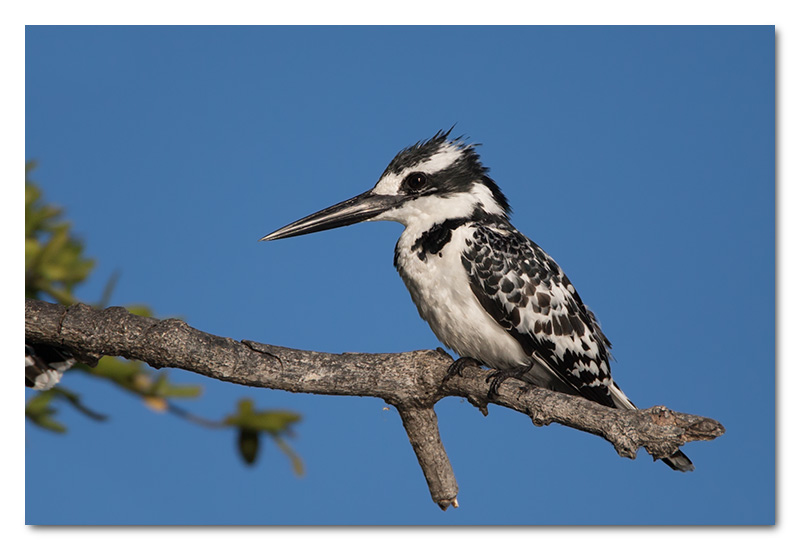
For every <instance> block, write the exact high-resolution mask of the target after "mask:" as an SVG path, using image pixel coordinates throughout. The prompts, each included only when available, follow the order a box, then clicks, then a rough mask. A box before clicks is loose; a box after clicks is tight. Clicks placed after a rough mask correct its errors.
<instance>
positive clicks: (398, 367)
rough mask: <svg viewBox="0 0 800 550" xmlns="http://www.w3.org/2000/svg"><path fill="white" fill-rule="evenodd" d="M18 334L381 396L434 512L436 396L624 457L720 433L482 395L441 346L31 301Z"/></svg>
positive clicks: (440, 474)
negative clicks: (326, 339) (254, 331)
mask: <svg viewBox="0 0 800 550" xmlns="http://www.w3.org/2000/svg"><path fill="white" fill-rule="evenodd" d="M25 338H26V340H28V341H31V342H34V343H45V344H51V345H55V346H61V347H65V348H67V349H69V350H70V351H72V352H73V354H75V355H76V357H78V358H79V359H80V360H81V361H83V362H86V363H88V364H94V363H96V361H97V360H98V359H99V358H100V357H102V356H104V355H111V356H122V357H125V358H127V359H133V360H139V361H144V362H146V363H148V364H150V365H151V366H152V367H155V368H164V367H170V368H177V369H182V370H188V371H191V372H195V373H198V374H201V375H203V376H208V377H210V378H216V379H218V380H223V381H226V382H233V383H236V384H242V385H245V386H254V387H262V388H271V389H277V390H285V391H290V392H303V393H314V394H327V395H353V396H363V397H377V398H380V399H383V400H384V401H386V402H387V403H389V404H391V405H393V406H395V407H396V408H397V410H398V412H399V413H400V417H401V418H402V420H403V426H404V427H405V429H406V432H407V433H408V438H409V440H410V442H411V445H412V447H413V448H414V451H415V453H416V454H417V459H418V460H419V463H420V466H421V467H422V471H423V474H424V475H425V479H426V480H427V482H428V487H429V489H430V492H431V497H432V498H433V500H434V502H436V503H437V504H438V505H439V506H440V507H441V508H442V509H443V510H444V509H447V507H448V506H450V505H452V506H454V507H456V506H458V503H457V501H456V495H457V493H458V485H457V484H456V481H455V475H454V474H453V470H452V466H451V465H450V461H449V460H448V458H447V454H446V453H445V450H444V447H443V445H442V442H441V439H440V437H439V430H438V426H437V421H436V414H435V413H434V411H433V406H434V404H435V403H436V402H437V401H439V400H440V399H442V398H443V397H447V396H460V397H464V398H466V399H468V400H469V402H470V403H472V404H474V405H475V406H477V407H478V408H479V409H480V410H481V411H482V412H483V413H484V414H487V412H488V411H487V406H488V404H489V403H495V404H497V405H501V406H503V407H508V408H510V409H514V410H516V411H519V412H521V413H523V414H526V415H528V416H529V417H530V418H531V420H532V421H533V423H534V424H535V425H537V426H544V425H547V424H549V423H551V422H556V423H559V424H563V425H565V426H569V427H572V428H575V429H578V430H581V431H585V432H589V433H593V434H596V435H599V436H601V437H603V438H604V439H606V440H607V441H609V442H610V443H611V444H612V445H614V448H615V449H616V450H617V452H618V453H619V454H620V455H621V456H624V457H628V458H635V456H636V451H637V450H638V449H639V447H644V448H645V449H646V450H647V452H648V453H650V454H651V455H652V456H653V458H664V457H667V456H669V455H671V454H672V453H674V452H675V451H676V450H677V449H678V447H680V446H681V445H683V444H684V443H686V442H688V441H704V440H710V439H714V438H715V437H718V436H720V435H722V434H723V433H724V432H725V429H724V428H723V427H722V425H721V424H720V423H719V422H717V421H716V420H712V419H710V418H703V417H700V416H694V415H690V414H684V413H677V412H673V411H670V410H669V409H667V408H666V407H661V406H658V407H652V408H650V409H644V410H636V411H624V410H620V409H612V408H610V407H604V406H602V405H599V404H597V403H593V402H591V401H588V400H586V399H583V398H581V397H576V396H572V395H566V394H563V393H557V392H552V391H549V390H545V389H542V388H538V387H533V386H530V385H528V384H525V383H524V382H521V381H518V380H515V379H509V380H507V381H506V382H504V383H503V384H502V385H501V387H500V389H499V391H498V393H497V395H495V396H492V398H491V399H489V398H488V392H489V384H488V383H487V382H486V371H485V370H483V369H480V368H478V367H466V368H464V370H463V373H462V375H461V376H452V377H448V376H447V368H448V367H449V366H450V364H451V362H452V358H451V357H450V356H449V355H448V354H447V353H445V352H444V351H443V350H441V349H440V350H436V351H431V350H425V351H411V352H405V353H376V354H367V353H344V354H332V353H320V352H315V351H302V350H296V349H290V348H283V347H279V346H272V345H268V344H260V343H258V342H252V341H249V340H243V341H241V342H237V341H235V340H232V339H230V338H223V337H220V336H214V335H212V334H208V333H205V332H201V331H199V330H197V329H194V328H192V327H190V326H189V325H187V324H186V323H184V322H183V321H180V320H177V319H166V320H163V321H162V320H158V319H153V318H150V317H140V316H137V315H133V314H131V313H129V312H128V311H126V310H125V309H124V308H121V307H110V308H108V309H104V310H95V309H92V308H91V307H89V306H86V305H83V304H77V305H74V306H71V307H69V308H65V307H63V306H60V305H55V304H50V303H47V302H42V301H39V300H32V299H26V300H25Z"/></svg>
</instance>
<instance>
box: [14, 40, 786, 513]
mask: <svg viewBox="0 0 800 550" xmlns="http://www.w3.org/2000/svg"><path fill="white" fill-rule="evenodd" d="M774 45H775V34H774V29H773V27H768V26H761V27H448V28H442V27H418V28H417V27H410V28H409V27H381V28H376V27H339V28H326V27H321V28H320V27H317V28H307V27H180V28H178V27H28V29H27V31H26V44H25V46H26V64H25V86H26V97H25V101H26V106H25V117H26V128H25V129H26V145H25V146H26V150H25V157H26V159H35V160H37V161H38V162H39V167H38V168H37V170H36V171H35V172H34V174H33V179H35V180H36V181H37V182H39V184H40V185H41V186H42V188H43V189H44V191H45V196H46V198H47V199H49V200H51V201H53V202H56V203H58V204H60V205H62V206H63V207H64V208H65V209H66V212H67V216H68V217H69V219H71V220H72V221H73V223H74V229H75V231H76V232H77V233H78V234H79V235H80V236H81V237H82V238H83V239H84V240H85V242H86V245H87V251H88V254H89V255H90V256H93V257H95V258H97V260H98V266H97V269H96V270H95V272H94V275H93V277H92V280H91V281H90V282H89V283H88V284H86V285H85V286H84V287H82V288H81V290H80V292H79V296H80V297H81V299H83V300H85V301H96V300H97V299H98V298H99V296H100V294H101V292H102V288H103V285H104V284H105V282H106V280H107V279H108V277H109V276H110V275H111V274H112V273H113V272H114V271H116V270H119V271H120V272H121V279H120V281H119V283H118V285H117V287H116V291H115V293H114V296H113V300H112V301H113V303H114V304H117V305H124V304H131V303H147V304H149V305H150V306H151V307H153V308H154V310H155V311H156V313H157V315H159V316H161V317H168V316H180V317H181V318H183V319H185V320H186V321H187V322H189V323H190V324H191V325H193V326H194V327H196V328H198V329H201V330H205V331H208V332H211V333H214V334H220V335H224V336H230V337H232V338H236V339H252V340H258V341H263V342H268V343H273V344H278V345H284V346H289V347H297V348H302V349H314V350H319V351H330V352H341V351H364V352H386V351H405V350H410V349H422V348H432V347H436V346H438V345H439V344H438V342H437V341H436V339H435V337H434V335H433V333H432V332H431V331H430V329H429V328H428V327H427V325H426V324H425V323H424V322H423V321H422V320H421V319H420V318H419V317H418V315H417V312H416V308H415V307H414V305H413V303H412V302H411V300H410V298H409V297H408V295H407V293H406V290H405V288H404V286H403V284H402V282H401V280H400V279H399V277H398V276H397V274H396V273H395V272H394V268H393V267H392V251H393V247H394V242H395V240H396V239H397V237H398V236H399V234H400V231H401V226H399V225H396V224H391V223H371V224H361V225H357V226H353V227H349V228H344V229H339V230H335V231H331V232H326V233H321V234H318V235H312V236H306V237H300V238H297V239H290V240H287V241H279V242H275V243H259V242H257V241H258V239H259V238H260V237H261V236H263V235H264V234H266V233H268V232H269V231H271V230H273V229H275V228H277V227H279V226H282V225H284V224H285V223H287V222H290V221H293V220H294V219H296V218H299V217H301V216H304V215H306V214H308V213H310V212H313V211H315V210H318V209H320V208H322V207H325V206H328V205H329V204H332V203H334V202H338V201H340V200H342V199H345V198H349V197H350V196H353V195H355V194H357V193H359V192H361V191H364V190H366V189H367V188H369V187H371V186H372V185H374V183H375V182H376V180H377V178H378V177H379V176H380V174H381V172H382V171H383V169H384V168H385V166H386V164H387V163H388V162H389V161H390V160H391V158H392V157H393V155H394V154H395V153H396V152H397V151H398V150H399V149H401V148H402V147H405V146H407V145H409V144H411V143H413V142H416V141H418V140H420V139H425V138H428V137H430V136H432V135H433V134H434V133H435V132H436V131H437V130H439V129H440V128H449V127H450V126H451V125H453V124H456V129H455V132H456V133H458V134H464V135H465V136H467V137H468V138H469V140H470V141H471V142H475V143H481V144H482V145H481V146H480V148H479V152H480V154H481V155H482V159H483V161H484V163H485V164H487V165H488V166H489V167H491V175H492V176H493V177H494V178H495V180H496V181H497V182H498V184H499V185H500V186H501V187H502V189H503V190H504V192H505V193H506V195H507V196H508V197H509V200H510V201H511V204H512V206H513V208H514V215H513V218H512V221H513V222H514V223H515V225H516V226H517V227H518V228H519V229H520V230H522V231H523V232H524V233H525V234H526V235H528V236H529V237H530V238H531V239H533V240H534V241H536V242H537V243H538V244H539V245H541V246H542V247H543V248H544V249H545V250H547V251H548V252H549V253H550V254H551V255H552V256H554V257H555V259H556V260H557V261H558V262H559V264H560V265H561V266H562V267H563V268H564V270H565V271H566V272H567V274H568V275H569V276H570V278H571V280H572V281H573V283H574V284H575V285H576V287H577V288H578V290H579V292H580V293H581V296H582V297H583V299H584V301H585V302H586V303H587V304H588V305H589V306H590V307H591V308H592V309H593V310H594V311H595V313H596V314H597V315H598V317H599V319H600V321H601V322H602V324H603V328H604V331H605V332H606V334H607V335H608V336H609V338H610V339H611V341H612V342H613V344H614V349H613V351H614V355H615V357H616V359H617V362H616V363H615V364H613V365H612V369H613V373H614V377H615V379H616V380H617V381H618V383H619V384H620V386H621V387H622V388H623V389H624V390H625V392H626V393H627V394H628V395H629V396H630V397H631V398H632V399H633V400H634V401H635V402H636V403H637V404H638V405H640V406H643V407H647V406H651V405H655V404H664V405H667V406H668V407H670V408H673V409H675V410H679V411H683V412H690V413H695V414H701V415H705V416H710V417H713V418H716V419H718V420H720V421H721V422H722V423H723V424H724V425H725V427H726V428H727V430H728V431H727V433H726V434H725V435H724V436H723V437H722V438H720V439H718V440H716V441H713V442H708V443H694V444H689V445H688V446H686V447H685V448H684V450H685V451H686V452H687V454H689V456H691V457H692V459H693V461H694V462H695V465H696V467H697V470H696V471H695V472H693V473H691V474H685V475H682V474H679V473H677V472H672V471H671V470H669V469H668V468H667V467H666V466H664V465H663V464H660V463H658V464H654V463H652V461H651V460H650V459H649V458H648V457H647V456H646V455H645V454H644V453H643V452H642V453H640V456H639V458H638V459H637V460H636V461H630V460H627V459H622V458H620V457H618V456H617V455H616V453H615V452H614V451H613V448H612V447H611V446H610V445H609V444H608V443H606V442H604V441H602V440H600V439H598V438H596V437H593V436H590V435H587V434H583V433H579V432H576V431H574V430H570V429H567V428H564V427H560V426H548V427H545V428H535V427H533V426H532V424H531V422H530V420H529V419H527V418H526V417H523V416H521V415H519V414H516V413H512V412H510V411H507V410H503V409H500V408H498V407H491V408H490V414H489V416H488V417H486V418H484V417H483V416H482V415H481V414H480V413H479V412H478V411H477V410H476V409H475V408H474V407H472V406H471V405H469V404H468V403H466V402H464V401H461V400H458V399H455V398H451V399H446V400H444V401H442V402H440V403H439V404H438V405H437V414H438V415H439V420H440V430H441V435H442V439H443V441H444V444H445V447H446V448H447V451H448V454H449V456H450V459H451V461H452V463H453V467H454V469H455V473H456V477H457V479H458V482H459V486H460V489H461V490H460V495H459V502H460V504H461V507H460V508H459V509H458V510H449V511H448V512H446V513H442V512H441V511H440V510H439V509H438V508H437V507H436V506H435V505H434V504H433V503H432V502H431V501H430V498H429V495H428V492H427V488H426V485H425V481H424V478H423V477H422V474H421V472H420V470H419V466H418V464H417V463H416V460H415V458H414V455H413V451H412V450H411V447H410V445H409V444H408V440H407V438H406V436H405V433H404V431H403V430H402V427H401V424H400V421H399V419H398V417H397V414H396V412H395V411H393V410H388V411H387V410H384V407H385V403H383V402H381V401H379V400H375V399H367V398H341V397H323V396H313V395H292V394H288V393H285V392H277V391H268V390H255V389H250V388H244V387H238V386H233V385H229V384H223V383H220V382H216V381H211V380H205V379H202V378H200V377H198V376H194V375H191V374H188V373H184V372H178V371H176V372H171V373H170V376H171V377H173V378H174V379H175V380H177V381H183V382H187V383H202V384H204V386H205V394H204V396H203V398H202V399H201V400H198V401H197V402H192V403H189V404H188V405H187V407H189V408H191V410H193V411H195V412H197V413H200V414H205V415H207V416H211V417H220V416H222V415H224V414H227V413H228V412H230V410H231V408H232V407H233V404H234V403H235V401H236V400H237V399H239V398H240V397H246V396H249V397H251V398H253V399H254V400H255V402H256V403H257V405H258V406H260V407H265V408H287V409H292V410H295V411H297V412H299V413H301V414H302V415H303V417H304V419H303V422H302V423H301V424H300V425H299V426H298V428H297V432H298V434H297V438H295V439H294V440H292V445H293V446H294V448H295V449H296V450H297V451H298V452H299V453H300V455H301V456H302V457H303V459H304V461H305V465H306V469H307V474H306V475H305V476H304V477H302V478H298V477H295V476H294V475H292V473H291V470H290V467H289V464H288V461H287V460H286V459H285V457H284V456H283V455H281V454H280V453H279V452H278V451H277V450H276V449H274V448H270V447H269V446H268V445H267V446H265V448H264V449H263V456H262V457H261V459H260V460H259V463H258V465H257V466H256V467H255V468H246V467H244V466H243V465H242V464H241V461H240V460H239V459H238V457H237V456H236V454H235V442H234V435H233V434H231V433H227V432H221V433H217V432H209V431H207V430H203V429H201V428H196V427H194V426H191V425H187V424H186V423H184V422H182V421H180V420H179V419H175V418H172V417H168V416H162V415H157V414H154V413H152V412H150V411H149V410H147V409H145V408H144V407H142V405H141V404H140V403H139V402H137V401H135V400H133V399H131V398H129V397H128V396H127V395H124V394H121V393H119V392H117V391H116V390H114V389H112V388H107V387H105V386H104V385H102V384H99V383H98V382H96V381H94V380H91V379H87V378H86V377H84V376H82V375H80V374H73V375H70V376H68V377H66V378H65V384H66V386H67V387H69V388H70V389H73V390H76V391H79V392H81V393H82V394H83V396H84V398H85V400H86V401H87V404H89V405H90V406H92V407H93V408H95V409H98V410H101V411H104V412H107V413H109V414H110V415H111V419H110V420H109V421H108V422H106V423H104V424H98V423H94V422H91V421H86V420H84V419H83V418H82V417H80V416H78V415H76V414H74V413H73V412H72V411H70V410H67V409H65V410H64V411H63V420H64V421H65V422H66V423H67V424H68V425H69V426H70V432H69V434H68V435H66V436H58V435H51V434H49V433H42V432H41V431H40V430H38V429H36V428H35V427H31V426H28V427H27V429H26V439H25V443H26V445H25V459H26V474H27V477H26V521H27V523H33V524H87V523H88V524H142V523H144V524H154V523H155V524H161V523H164V524H176V523H177V524H209V523H211V524H446V525H449V524H489V525H497V524H770V523H773V522H774V519H775V509H774V501H775V469H774V464H775V430H774V425H775V413H774V411H775V395H774V388H775V370H774V367H775V346H774V342H775V323H774V314H775V308H774V303H775V286H774V280H775V270H774V265H775V253H774V250H775V232H774V224H775V210H774V207H775V171H774V158H775V148H774V147H775V143H774V132H775V124H774V114H775V103H774V97H775V90H774V82H775V72H774V61H775V57H774ZM54 456H57V457H58V461H59V464H60V465H61V469H62V471H63V472H64V475H60V476H56V477H55V478H52V477H48V478H46V480H45V479H43V478H42V477H40V476H36V475H34V473H35V472H37V471H41V470H40V469H41V468H47V467H48V465H50V464H52V457H54ZM587 486H591V490H590V494H591V496H587V491H586V489H587Z"/></svg>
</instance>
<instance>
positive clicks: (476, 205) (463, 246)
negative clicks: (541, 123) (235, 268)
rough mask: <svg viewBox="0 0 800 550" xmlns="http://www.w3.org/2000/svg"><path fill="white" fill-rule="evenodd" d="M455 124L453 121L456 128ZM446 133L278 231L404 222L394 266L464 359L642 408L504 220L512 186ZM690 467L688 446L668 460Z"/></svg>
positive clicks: (547, 269) (570, 299)
mask: <svg viewBox="0 0 800 550" xmlns="http://www.w3.org/2000/svg"><path fill="white" fill-rule="evenodd" d="M451 130H452V129H451ZM449 134H450V131H448V132H442V131H440V132H438V133H437V134H436V135H435V136H433V137H432V138H431V139H429V140H427V141H422V142H418V143H416V144H415V145H412V146H411V147H408V148H406V149H403V150H402V151H400V152H399V153H398V154H397V156H395V158H394V160H392V161H391V162H390V163H389V166H388V167H387V168H386V170H385V171H384V172H383V175H382V176H381V177H380V179H379V180H378V183H377V184H376V185H375V187H373V188H372V189H370V190H369V191H367V192H365V193H362V194H361V195H358V196H356V197H353V198H352V199H349V200H346V201H344V202H341V203H339V204H336V205H334V206H331V207H329V208H326V209H324V210H321V211H319V212H317V213H315V214H311V215H310V216H307V217H305V218H303V219H301V220H298V221H296V222H293V223H290V224H289V225H287V226H285V227H282V228H281V229H278V230H276V231H274V232H272V233H270V234H269V235H267V236H265V237H263V238H262V239H261V240H265V241H270V240H276V239H283V238H286V237H294V236H297V235H304V234H307V233H314V232H317V231H324V230H326V229H333V228H335V227H341V226H345V225H351V224H354V223H357V222H362V221H379V220H388V221H395V222H400V223H402V224H403V225H404V226H405V230H404V231H403V233H402V234H401V235H400V239H399V240H398V241H397V245H396V247H395V253H394V265H395V267H396V268H397V271H398V272H399V273H400V276H401V277H402V279H403V281H404V282H405V284H406V287H407V288H408V291H409V292H410V293H411V298H412V299H413V300H414V303H415V304H416V305H417V309H418V310H419V314H420V316H421V317H422V318H423V319H425V321H427V322H428V324H429V325H430V327H431V329H433V332H434V333H435V334H436V336H437V337H438V338H439V340H441V341H442V343H444V344H445V345H446V346H447V347H449V348H451V349H452V350H454V351H455V352H456V353H458V354H459V356H460V358H459V359H458V360H456V361H455V362H454V363H453V365H452V366H451V372H452V373H455V372H460V370H461V369H462V368H463V367H464V366H465V365H467V364H478V365H485V366H487V367H490V368H491V369H494V370H493V371H492V373H491V374H490V375H489V376H490V379H491V384H490V393H492V392H496V391H497V389H498V388H499V386H500V384H501V383H502V382H503V381H504V380H505V379H507V378H509V377H514V378H518V379H520V380H523V381H525V382H529V383H532V384H535V385H537V386H541V387H544V388H549V389H551V390H555V391H559V392H564V393H568V394H574V395H580V396H582V397H584V398H586V399H589V400H591V401H595V402H597V403H600V404H602V405H606V406H608V407H616V408H620V409H635V408H636V407H635V406H634V404H633V403H632V402H631V401H630V399H628V398H627V397H626V395H625V394H624V393H623V392H622V390H621V389H620V388H619V386H617V384H616V383H615V382H614V380H613V379H612V378H611V369H610V367H609V360H610V358H611V356H610V351H609V350H610V348H611V343H610V342H609V341H608V338H606V336H605V335H604V334H603V332H602V330H601V329H600V324H599V323H598V322H597V319H596V318H595V316H594V314H593V313H592V312H591V311H590V310H589V309H588V308H587V307H586V306H585V305H584V303H583V301H582V300H581V297H580V296H579V295H578V292H577V291H576V290H575V288H574V287H573V286H572V283H571V282H570V280H569V279H568V278H567V276H566V275H565V274H564V272H563V271H562V270H561V268H560V267H559V266H558V264H557V263H556V262H555V261H554V260H553V259H552V258H551V257H550V256H549V255H548V254H547V253H546V252H545V251H544V250H542V249H541V248H540V247H539V246H537V245H536V243H534V242H533V241H531V240H530V239H528V238H527V237H525V236H524V235H523V234H522V233H520V232H519V231H517V229H515V228H514V226H512V225H511V223H510V222H509V214H510V211H511V209H510V207H509V204H508V201H507V200H506V197H505V195H503V193H502V191H500V188H499V187H498V186H497V184H496V183H495V182H494V181H493V180H492V179H491V178H490V177H489V176H488V169H487V168H486V167H484V166H483V165H482V164H481V161H480V159H479V157H478V154H477V153H476V151H475V149H474V147H473V146H472V145H468V144H466V143H464V142H463V141H462V140H461V139H460V138H455V139H451V138H450V137H449ZM663 460H664V462H666V463H667V464H668V465H669V466H670V467H671V468H673V469H675V470H680V471H689V470H693V469H694V466H693V465H692V462H691V461H690V460H689V458H688V457H687V456H686V455H685V454H684V453H683V452H681V451H677V452H676V453H675V454H673V455H672V456H670V457H668V458H665V459H663Z"/></svg>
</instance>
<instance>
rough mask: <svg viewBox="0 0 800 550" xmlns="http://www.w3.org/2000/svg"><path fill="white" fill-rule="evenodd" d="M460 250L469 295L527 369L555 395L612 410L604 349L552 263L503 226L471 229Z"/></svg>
mask: <svg viewBox="0 0 800 550" xmlns="http://www.w3.org/2000/svg"><path fill="white" fill-rule="evenodd" d="M467 244H468V246H467V249H466V250H465V251H464V254H463V264H464V267H465V268H466V270H467V272H468V275H469V281H470V286H471V287H472V291H473V293H474V294H475V296H476V297H477V298H478V301H479V302H480V304H481V305H482V306H483V308H484V309H485V310H486V311H487V312H488V313H489V314H490V315H491V316H492V317H493V318H494V320H495V321H497V322H498V323H499V324H500V326H502V327H503V328H504V329H505V330H506V331H507V332H508V333H509V334H510V335H511V336H512V337H513V338H514V339H515V340H516V341H517V342H519V344H520V345H521V346H522V348H523V350H525V353H526V354H528V355H529V356H530V357H531V358H532V359H533V360H534V366H533V368H546V369H548V370H549V371H550V374H551V375H552V376H553V377H554V378H555V379H556V381H557V382H561V384H559V383H556V384H555V385H554V386H555V387H556V388H557V389H559V390H561V391H568V392H569V393H576V394H578V395H582V396H583V397H585V398H587V399H590V400H592V401H596V402H598V403H602V404H603V405H607V406H609V407H614V406H615V401H614V399H613V398H612V395H611V391H610V387H611V384H613V382H612V380H611V372H610V369H609V366H608V362H609V358H610V352H609V350H610V348H611V343H610V342H609V341H608V339H607V338H606V337H605V335H604V334H603V333H602V331H601V330H600V327H599V326H598V323H597V321H596V320H595V318H594V315H593V314H592V313H591V312H590V311H589V310H588V309H587V308H586V306H584V304H583V302H582V301H581V298H580V296H578V293H577V292H576V291H575V288H574V287H573V286H572V283H570V281H569V279H568V278H567V276H566V275H565V274H564V272H563V271H562V270H561V268H560V267H559V266H558V264H556V262H555V261H554V260H553V259H552V258H551V257H550V256H549V255H547V253H545V252H544V251H543V250H542V249H541V248H539V247H538V246H537V245H536V244H535V243H533V242H532V241H530V240H529V239H528V238H527V237H525V236H524V235H522V234H521V233H519V232H518V231H517V230H516V229H514V228H513V227H512V226H510V225H509V224H506V223H493V224H481V225H476V226H475V230H474V232H473V239H472V240H471V242H468V243H467ZM490 366H491V365H490Z"/></svg>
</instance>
